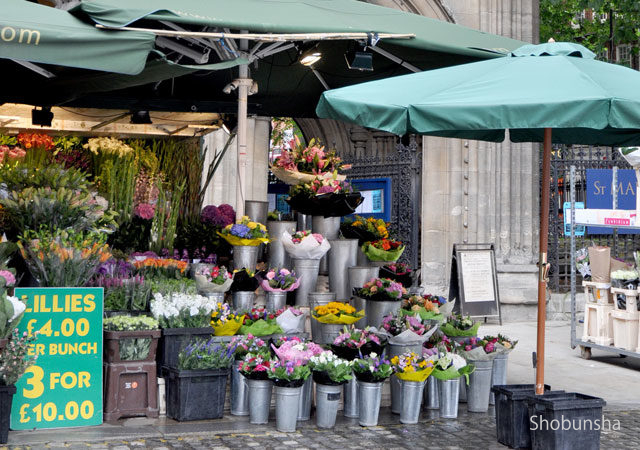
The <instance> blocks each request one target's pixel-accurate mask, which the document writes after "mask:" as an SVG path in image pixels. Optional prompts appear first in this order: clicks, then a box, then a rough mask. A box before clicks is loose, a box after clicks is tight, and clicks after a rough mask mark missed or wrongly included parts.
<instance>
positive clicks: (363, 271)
mask: <svg viewBox="0 0 640 450" xmlns="http://www.w3.org/2000/svg"><path fill="white" fill-rule="evenodd" d="M374 271H375V273H374ZM378 271H379V269H378V268H377V267H369V266H360V265H358V266H352V267H347V276H348V280H349V282H348V283H349V284H348V288H349V297H351V296H352V295H353V288H361V287H362V286H364V284H365V283H366V282H367V281H369V280H370V279H372V278H376V277H377V276H378Z"/></svg>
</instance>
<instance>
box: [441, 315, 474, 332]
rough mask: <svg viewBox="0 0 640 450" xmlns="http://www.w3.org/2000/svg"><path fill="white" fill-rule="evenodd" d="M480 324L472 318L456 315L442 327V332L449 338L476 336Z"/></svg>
mask: <svg viewBox="0 0 640 450" xmlns="http://www.w3.org/2000/svg"><path fill="white" fill-rule="evenodd" d="M478 328H480V322H474V321H473V320H472V319H471V317H469V316H466V317H463V316H461V315H460V314H454V315H453V316H451V317H449V318H448V319H447V321H446V322H445V323H443V324H442V325H441V326H440V330H441V331H442V332H443V333H444V334H446V335H447V336H449V337H468V336H476V335H477V334H478Z"/></svg>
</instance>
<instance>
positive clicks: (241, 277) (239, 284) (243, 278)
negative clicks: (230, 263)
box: [230, 269, 259, 292]
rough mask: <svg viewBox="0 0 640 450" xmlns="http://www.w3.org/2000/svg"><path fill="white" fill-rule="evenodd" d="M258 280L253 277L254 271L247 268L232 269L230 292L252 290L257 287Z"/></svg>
mask: <svg viewBox="0 0 640 450" xmlns="http://www.w3.org/2000/svg"><path fill="white" fill-rule="evenodd" d="M258 286H259V282H258V279H257V278H256V277H255V272H252V271H251V270H249V269H240V270H234V271H233V283H231V287H230V290H231V292H253V291H255V290H256V289H258Z"/></svg>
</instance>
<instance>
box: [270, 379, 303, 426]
mask: <svg viewBox="0 0 640 450" xmlns="http://www.w3.org/2000/svg"><path fill="white" fill-rule="evenodd" d="M275 391H276V430H278V431H280V432H283V433H293V432H295V431H296V423H297V420H298V403H299V402H300V393H301V392H302V386H300V387H296V388H288V387H280V386H276V387H275Z"/></svg>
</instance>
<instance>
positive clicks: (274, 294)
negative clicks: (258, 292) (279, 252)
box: [260, 243, 300, 311]
mask: <svg viewBox="0 0 640 450" xmlns="http://www.w3.org/2000/svg"><path fill="white" fill-rule="evenodd" d="M280 245H282V243H280ZM283 252H284V248H283ZM298 286H300V277H298V276H297V275H296V273H295V271H293V272H292V271H290V270H289V269H284V268H279V269H269V270H268V271H267V272H266V273H264V275H262V274H260V287H262V289H263V290H264V291H265V292H266V293H267V309H268V310H269V311H277V310H279V309H282V308H284V307H285V306H286V302H287V293H288V292H291V291H294V290H296V289H298Z"/></svg>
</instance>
